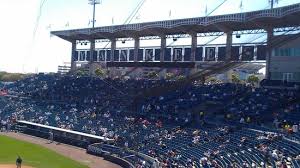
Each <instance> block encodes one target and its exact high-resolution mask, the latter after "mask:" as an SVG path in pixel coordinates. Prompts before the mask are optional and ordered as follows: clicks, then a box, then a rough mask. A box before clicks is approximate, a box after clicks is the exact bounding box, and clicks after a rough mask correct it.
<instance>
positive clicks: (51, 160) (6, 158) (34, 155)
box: [0, 136, 88, 168]
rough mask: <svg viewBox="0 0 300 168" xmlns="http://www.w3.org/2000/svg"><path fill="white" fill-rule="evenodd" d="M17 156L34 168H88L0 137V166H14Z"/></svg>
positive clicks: (34, 146) (48, 151) (45, 151)
mask: <svg viewBox="0 0 300 168" xmlns="http://www.w3.org/2000/svg"><path fill="white" fill-rule="evenodd" d="M17 155H20V156H21V157H22V159H23V164H24V165H28V166H32V167H35V168H88V167H87V166H85V165H82V164H81V163H79V162H76V161H74V160H71V159H69V158H67V157H65V156H62V155H60V154H58V153H56V152H54V151H51V150H49V149H47V148H44V147H42V146H39V145H35V144H31V143H27V142H24V141H19V140H16V139H12V138H9V137H6V136H0V164H15V160H16V157H17Z"/></svg>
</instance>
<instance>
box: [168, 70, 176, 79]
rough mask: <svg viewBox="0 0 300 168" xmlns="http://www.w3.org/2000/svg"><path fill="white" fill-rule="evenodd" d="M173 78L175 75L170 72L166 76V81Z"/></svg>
mask: <svg viewBox="0 0 300 168" xmlns="http://www.w3.org/2000/svg"><path fill="white" fill-rule="evenodd" d="M174 78H175V74H174V73H171V72H168V73H167V74H166V79H168V80H169V79H174Z"/></svg>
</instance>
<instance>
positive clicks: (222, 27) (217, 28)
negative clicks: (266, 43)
mask: <svg viewBox="0 0 300 168" xmlns="http://www.w3.org/2000/svg"><path fill="white" fill-rule="evenodd" d="M299 16H300V3H298V4H294V5H290V6H286V7H281V8H274V9H267V10H260V11H254V12H246V13H237V14H229V15H219V16H209V17H197V18H189V19H177V20H168V21H158V22H147V23H137V24H127V25H116V26H105V27H96V28H94V29H90V28H86V29H74V30H65V31H52V32H51V34H53V35H56V36H58V37H60V38H62V39H64V40H67V41H73V40H87V39H90V38H94V39H112V38H127V37H136V36H138V37H146V36H161V35H176V34H189V33H191V32H197V33H209V32H224V31H226V30H230V31H242V30H257V29H266V28H267V27H272V28H273V29H274V28H283V27H294V26H299V21H298V18H299Z"/></svg>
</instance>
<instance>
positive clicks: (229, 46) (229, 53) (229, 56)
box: [225, 31, 232, 61]
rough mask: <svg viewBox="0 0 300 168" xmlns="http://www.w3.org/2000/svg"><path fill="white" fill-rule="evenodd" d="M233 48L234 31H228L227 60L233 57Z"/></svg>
mask: <svg viewBox="0 0 300 168" xmlns="http://www.w3.org/2000/svg"><path fill="white" fill-rule="evenodd" d="M231 50H232V31H227V32H226V56H225V60H226V61H229V60H230V59H231Z"/></svg>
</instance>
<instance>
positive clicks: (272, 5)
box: [269, 0, 278, 9]
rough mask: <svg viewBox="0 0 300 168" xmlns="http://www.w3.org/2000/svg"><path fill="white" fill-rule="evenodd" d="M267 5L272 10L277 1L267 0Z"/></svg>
mask: <svg viewBox="0 0 300 168" xmlns="http://www.w3.org/2000/svg"><path fill="white" fill-rule="evenodd" d="M269 3H270V5H271V9H273V8H274V4H275V3H276V4H278V0H269Z"/></svg>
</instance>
